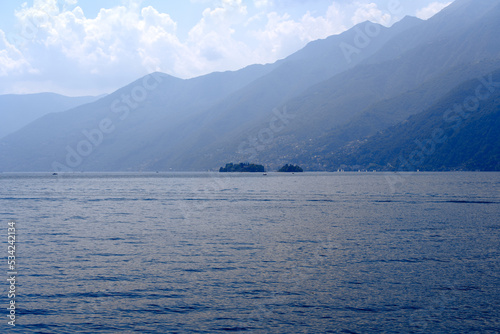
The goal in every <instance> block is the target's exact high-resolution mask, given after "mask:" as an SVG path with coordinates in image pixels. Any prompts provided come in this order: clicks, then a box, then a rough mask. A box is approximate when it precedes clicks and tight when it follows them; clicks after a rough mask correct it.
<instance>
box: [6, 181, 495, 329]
mask: <svg viewBox="0 0 500 334" xmlns="http://www.w3.org/2000/svg"><path fill="white" fill-rule="evenodd" d="M394 180H398V182H397V184H396V182H395V181H394ZM499 217H500V173H414V174H402V175H401V176H397V178H396V176H395V175H394V174H389V175H386V174H383V173H331V174H324V173H319V174H316V173H305V174H295V175H291V174H287V175H283V174H273V173H270V174H269V175H268V176H264V175H262V174H226V175H224V174H209V173H170V174H162V173H159V174H156V173H151V174H89V173H82V174H70V175H62V176H61V175H59V176H52V175H50V174H5V173H4V174H0V221H1V222H2V227H1V228H2V229H3V230H4V231H5V232H4V233H3V234H2V235H4V237H3V238H2V244H1V247H2V248H1V249H3V252H4V254H3V258H4V260H3V261H4V262H5V263H4V265H3V268H5V270H4V275H5V276H4V277H6V275H7V263H6V262H7V255H8V254H7V237H6V236H7V228H8V222H9V220H11V219H13V220H15V222H16V232H17V240H16V241H17V244H16V246H17V248H16V258H17V268H16V269H17V272H18V275H17V282H16V284H17V286H16V289H17V290H16V298H15V301H16V307H17V308H16V326H15V327H14V328H12V326H10V325H8V324H7V322H8V317H7V315H8V312H9V311H8V310H7V309H6V308H7V307H8V303H9V299H8V298H7V290H8V282H6V281H5V280H4V283H3V288H2V291H4V293H3V296H2V297H1V300H2V305H3V306H4V307H2V309H3V310H4V311H2V312H3V313H4V315H3V316H2V317H1V319H3V320H2V323H1V324H0V328H1V329H0V331H1V332H2V333H7V331H9V332H19V333H133V332H135V333H223V332H237V331H246V332H250V333H474V332H476V333H499V332H500V318H499V309H500V247H499V243H500V219H499Z"/></svg>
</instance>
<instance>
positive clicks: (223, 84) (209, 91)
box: [0, 65, 273, 171]
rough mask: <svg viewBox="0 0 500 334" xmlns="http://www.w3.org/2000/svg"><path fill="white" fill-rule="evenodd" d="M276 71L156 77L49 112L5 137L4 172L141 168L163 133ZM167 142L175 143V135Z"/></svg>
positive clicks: (0, 145) (1, 150)
mask: <svg viewBox="0 0 500 334" xmlns="http://www.w3.org/2000/svg"><path fill="white" fill-rule="evenodd" d="M272 68H273V66H272V65H268V66H262V65H255V66H250V67H247V68H245V69H242V70H241V71H239V72H238V73H234V72H226V73H212V74H210V75H206V76H202V77H198V78H195V79H192V80H182V79H178V78H174V77H172V76H169V75H166V74H162V73H153V74H151V75H148V76H146V77H144V78H141V79H139V80H137V81H135V82H133V83H131V84H130V85H128V86H126V87H123V88H121V89H119V90H118V91H116V92H115V93H113V94H110V95H108V96H106V97H104V98H102V99H100V100H98V101H96V102H94V103H91V104H88V105H83V106H80V107H77V108H74V109H71V110H68V111H66V112H63V113H57V114H48V115H46V116H44V117H42V118H40V119H38V120H36V121H34V122H32V123H30V124H29V125H27V126H25V127H24V128H22V129H21V130H19V131H17V132H16V133H14V134H11V135H9V136H7V137H5V138H3V140H1V141H0V170H4V171H9V170H15V171H45V170H52V169H54V163H56V165H57V164H58V165H57V166H61V165H63V166H66V167H65V168H64V167H61V168H59V169H67V170H70V169H77V170H79V169H87V168H91V169H92V170H100V169H103V170H115V169H122V168H121V166H124V165H126V159H127V157H130V159H131V160H133V162H132V163H133V164H134V165H133V166H134V168H137V164H141V161H142V160H141V159H142V157H141V148H142V146H143V145H144V144H145V143H148V144H149V145H151V143H154V141H155V140H156V136H157V135H158V134H167V135H169V134H172V135H174V132H175V131H177V130H179V129H177V128H176V126H177V125H178V123H179V122H182V121H183V120H184V119H186V117H188V116H189V115H190V114H192V113H194V112H197V111H198V110H199V109H200V108H202V107H203V106H205V105H207V104H213V103H215V102H217V101H219V99H221V98H223V97H224V96H226V95H227V94H230V93H231V92H233V91H235V90H238V89H239V88H241V87H243V86H245V85H246V84H248V83H249V82H251V81H253V80H255V78H256V77H260V76H262V75H263V74H265V73H267V72H268V71H270V70H272ZM105 125H109V126H108V127H106V126H105ZM93 136H94V137H93ZM89 137H90V138H89ZM166 140H167V141H169V142H174V141H175V137H173V136H171V137H168V138H167V139H166ZM82 143H83V144H82ZM88 143H90V144H92V145H88ZM79 144H81V145H83V146H81V145H80V147H78V145H79ZM85 145H87V146H85ZM79 148H80V150H79ZM78 151H81V152H83V153H82V154H78ZM75 152H76V153H75ZM89 156H90V157H89ZM147 158H148V159H151V157H147ZM67 159H69V161H68V160H67ZM124 161H125V162H124ZM89 166H91V167H89ZM94 166H96V167H94ZM56 169H57V168H56ZM125 169H126V168H125Z"/></svg>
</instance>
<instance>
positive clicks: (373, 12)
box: [352, 2, 392, 26]
mask: <svg viewBox="0 0 500 334" xmlns="http://www.w3.org/2000/svg"><path fill="white" fill-rule="evenodd" d="M391 20H392V16H391V14H389V13H388V12H383V11H382V10H380V9H379V8H378V7H377V4H375V3H373V2H371V3H366V4H358V8H357V9H356V12H355V13H354V16H353V17H352V22H353V23H354V24H358V23H361V22H365V21H371V22H374V23H379V24H382V25H385V26H388V25H390V23H391Z"/></svg>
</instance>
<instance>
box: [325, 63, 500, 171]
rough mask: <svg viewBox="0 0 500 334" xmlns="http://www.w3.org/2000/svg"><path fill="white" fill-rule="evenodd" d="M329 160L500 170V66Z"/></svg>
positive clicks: (332, 163) (357, 165)
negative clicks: (427, 107) (422, 110)
mask: <svg viewBox="0 0 500 334" xmlns="http://www.w3.org/2000/svg"><path fill="white" fill-rule="evenodd" d="M323 161H325V163H326V164H327V166H328V169H337V168H343V169H354V170H357V169H364V168H369V169H378V170H380V169H385V170H400V171H414V170H417V169H419V170H484V171H491V170H500V69H499V70H497V71H495V72H493V73H491V74H490V75H486V76H485V77H484V79H483V80H478V79H474V80H471V81H468V82H466V83H464V84H461V85H460V86H458V87H457V88H455V89H454V90H452V91H451V92H450V93H449V94H447V95H446V96H445V97H444V98H442V99H441V100H439V101H438V102H437V103H435V104H434V105H433V106H432V107H430V108H429V109H427V110H426V111H424V112H422V113H419V114H417V115H414V116H412V117H410V118H409V119H408V120H406V121H404V122H402V123H400V124H398V125H395V126H393V127H390V128H388V129H386V130H384V131H382V132H380V133H378V134H377V135H375V136H373V137H371V138H369V139H368V140H366V141H365V142H362V143H356V144H354V145H352V146H347V147H344V149H343V150H342V151H340V152H337V153H334V154H332V155H330V156H325V157H323Z"/></svg>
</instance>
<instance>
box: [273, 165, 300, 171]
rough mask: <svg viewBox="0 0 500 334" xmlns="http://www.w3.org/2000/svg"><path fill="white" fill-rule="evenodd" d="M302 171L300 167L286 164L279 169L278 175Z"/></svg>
mask: <svg viewBox="0 0 500 334" xmlns="http://www.w3.org/2000/svg"><path fill="white" fill-rule="evenodd" d="M303 171H304V170H303V169H302V168H301V167H300V166H298V165H297V166H294V165H289V164H286V165H284V166H283V167H281V168H280V169H279V170H278V172H280V173H302V172H303Z"/></svg>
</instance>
